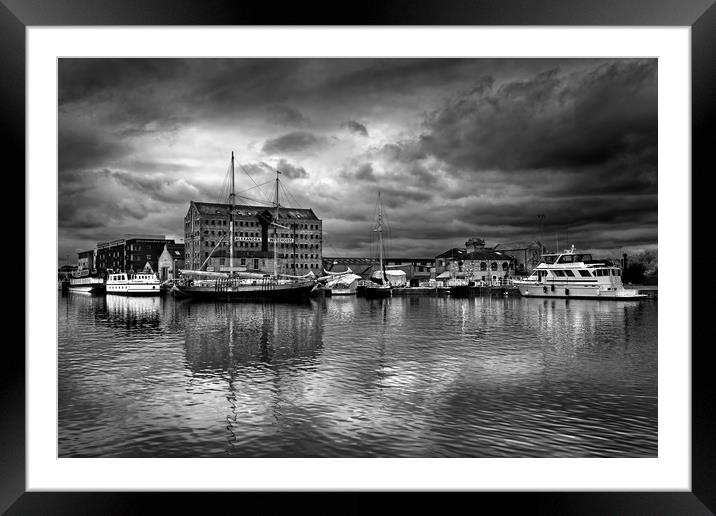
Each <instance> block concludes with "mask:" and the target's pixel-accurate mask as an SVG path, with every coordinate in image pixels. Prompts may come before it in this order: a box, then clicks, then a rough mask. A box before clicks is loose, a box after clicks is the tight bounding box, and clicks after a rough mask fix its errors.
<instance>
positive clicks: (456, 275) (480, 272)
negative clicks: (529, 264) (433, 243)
mask: <svg viewBox="0 0 716 516" xmlns="http://www.w3.org/2000/svg"><path fill="white" fill-rule="evenodd" d="M515 263H516V260H515V258H514V257H513V256H511V255H509V254H507V253H505V252H502V251H497V250H495V249H491V248H487V247H485V241H484V240H483V239H481V238H471V239H469V240H468V241H467V242H465V248H464V249H461V248H454V249H450V250H449V251H446V252H444V253H442V254H439V255H438V256H437V257H436V268H435V272H436V279H437V280H438V281H443V282H447V281H448V280H454V279H459V280H465V281H467V282H480V283H485V284H490V285H494V284H502V283H504V282H505V281H506V280H509V279H511V278H512V277H514V274H515ZM437 264H440V265H439V266H438V265H437Z"/></svg>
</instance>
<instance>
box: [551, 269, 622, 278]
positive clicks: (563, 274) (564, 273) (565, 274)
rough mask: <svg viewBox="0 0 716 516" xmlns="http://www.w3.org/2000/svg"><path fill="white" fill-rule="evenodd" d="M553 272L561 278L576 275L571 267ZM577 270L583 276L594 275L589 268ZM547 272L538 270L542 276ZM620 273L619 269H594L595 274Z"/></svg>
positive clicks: (610, 274) (617, 274)
mask: <svg viewBox="0 0 716 516" xmlns="http://www.w3.org/2000/svg"><path fill="white" fill-rule="evenodd" d="M551 272H552V273H553V274H554V275H555V276H558V277H561V278H563V277H572V278H573V277H575V276H576V275H575V271H574V270H569V269H565V270H553V271H551ZM576 272H578V273H579V275H580V276H581V277H583V278H591V277H593V276H592V273H591V272H590V271H588V270H582V269H578V270H576ZM542 273H544V274H542ZM546 274H547V271H538V275H540V276H542V275H545V276H546ZM620 275H621V272H620V270H619V269H596V270H595V271H594V276H620Z"/></svg>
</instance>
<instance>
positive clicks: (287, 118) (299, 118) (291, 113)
mask: <svg viewBox="0 0 716 516" xmlns="http://www.w3.org/2000/svg"><path fill="white" fill-rule="evenodd" d="M266 116H267V118H268V120H269V121H270V122H272V123H274V124H277V125H287V126H303V125H306V124H307V123H308V119H307V118H306V117H304V116H303V114H302V113H301V112H300V111H299V110H297V109H295V108H292V107H290V106H285V105H274V106H269V107H267V108H266Z"/></svg>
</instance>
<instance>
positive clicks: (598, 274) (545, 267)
mask: <svg viewBox="0 0 716 516" xmlns="http://www.w3.org/2000/svg"><path fill="white" fill-rule="evenodd" d="M512 283H513V284H514V285H515V286H516V287H517V288H518V289H519V291H520V294H522V296H524V297H561V298H578V299H619V300H627V299H642V298H645V297H647V296H646V295H645V294H639V292H638V291H637V290H633V289H627V288H624V285H623V284H622V278H621V268H620V267H618V266H616V265H612V263H611V262H610V261H609V260H593V259H592V255H591V254H586V253H576V252H575V251H574V246H572V248H571V249H568V250H565V251H564V252H562V253H550V254H543V255H542V260H541V261H540V263H539V265H537V267H535V269H534V270H533V271H532V274H531V275H530V276H529V277H528V278H527V279H524V280H513V281H512Z"/></svg>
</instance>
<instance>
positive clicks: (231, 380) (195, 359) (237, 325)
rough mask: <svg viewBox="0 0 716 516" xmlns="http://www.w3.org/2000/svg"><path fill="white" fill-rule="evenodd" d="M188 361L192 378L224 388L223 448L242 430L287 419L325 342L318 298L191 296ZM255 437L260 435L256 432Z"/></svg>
mask: <svg viewBox="0 0 716 516" xmlns="http://www.w3.org/2000/svg"><path fill="white" fill-rule="evenodd" d="M185 308H186V310H187V316H188V320H187V321H186V325H185V340H184V346H185V352H186V365H187V367H188V369H189V370H190V371H191V373H192V374H193V376H194V377H195V379H196V381H200V382H203V385H202V387H201V390H204V389H206V382H210V383H211V384H213V386H214V387H215V388H221V389H222V390H224V392H225V399H226V401H227V402H228V413H227V414H226V415H225V419H226V430H227V448H228V449H227V453H229V454H231V453H232V450H233V448H234V446H235V443H236V441H237V433H240V434H241V436H240V438H241V441H242V442H246V441H247V440H250V439H251V437H252V436H251V429H252V428H257V427H260V426H265V424H266V423H267V422H271V421H272V422H274V423H276V425H277V426H278V427H281V426H282V423H283V421H284V419H291V417H292V416H286V417H285V414H287V413H290V412H291V411H292V410H294V409H297V406H296V404H294V403H293V402H292V400H295V399H297V398H299V397H301V393H300V392H299V391H300V390H301V389H304V388H307V389H310V382H311V378H310V372H311V371H312V370H315V369H316V368H317V367H318V360H319V358H320V355H321V351H322V347H323V314H324V309H323V308H322V307H321V306H320V305H318V304H317V303H315V302H313V303H305V304H285V305H284V304H280V303H274V304H262V303H216V304H214V303H190V304H187V305H186V307H185ZM256 437H257V438H258V437H259V436H258V435H257V436H256Z"/></svg>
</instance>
